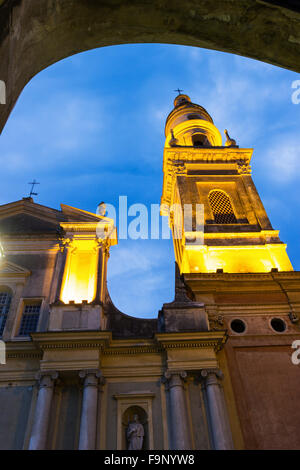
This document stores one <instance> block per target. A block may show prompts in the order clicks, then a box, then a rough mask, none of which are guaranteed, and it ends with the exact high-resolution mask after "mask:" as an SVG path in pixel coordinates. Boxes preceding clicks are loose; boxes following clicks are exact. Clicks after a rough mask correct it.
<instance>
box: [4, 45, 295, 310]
mask: <svg viewBox="0 0 300 470" xmlns="http://www.w3.org/2000/svg"><path fill="white" fill-rule="evenodd" d="M298 79H299V75H298V74H296V73H294V72H290V71H287V70H284V69H280V68H277V67H274V66H271V65H268V64H264V63H261V62H257V61H254V60H251V59H246V58H244V57H239V56H234V55H231V54H225V53H221V52H215V51H208V50H205V49H198V48H192V47H185V46H175V45H160V44H155V45H153V44H141V45H122V46H112V47H105V48H100V49H95V50H92V51H88V52H85V53H82V54H78V55H75V56H72V57H69V58H67V59H65V60H63V61H61V62H58V63H56V64H54V65H53V66H51V67H49V68H47V69H46V70H44V71H42V72H41V73H39V74H38V75H37V76H36V77H34V78H33V79H32V80H31V81H30V83H29V84H28V85H27V86H26V88H25V89H24V91H23V93H22V94H21V96H20V98H19V100H18V102H17V104H16V106H15V108H14V110H13V112H12V114H11V116H10V118H9V120H8V122H7V125H6V127H5V129H4V131H3V133H2V136H1V140H0V142H1V143H0V149H1V162H2V183H1V184H2V188H1V189H2V190H1V194H0V203H1V204H5V203H8V202H12V201H16V200H18V199H21V198H22V197H24V196H27V195H28V192H29V186H28V184H27V183H28V182H29V181H31V180H32V179H33V178H36V179H37V180H38V181H39V182H40V185H39V186H38V187H37V191H38V192H39V195H38V196H37V197H36V198H35V201H36V202H38V203H39V204H44V205H46V206H50V207H53V208H59V205H60V203H65V204H69V205H71V206H74V207H78V208H80V209H84V210H88V211H91V212H95V211H96V207H97V204H98V203H99V202H101V201H106V202H108V203H112V204H114V205H116V206H117V204H118V197H119V195H127V196H128V205H130V204H133V203H144V204H146V205H147V206H148V208H149V209H150V204H151V203H156V204H159V202H160V196H161V189H162V177H163V174H162V160H163V146H164V125H165V120H166V117H167V115H168V113H169V112H170V111H171V109H172V107H173V100H174V97H175V96H176V93H174V91H173V90H175V89H176V88H178V87H179V88H182V89H183V90H184V93H186V94H188V95H189V96H190V97H191V99H192V101H193V102H195V103H198V104H201V105H202V106H204V107H205V108H206V109H207V111H208V112H209V113H210V114H211V116H212V118H213V119H214V122H215V124H216V126H217V127H218V128H219V129H220V131H221V133H222V134H223V130H224V129H225V128H227V129H228V131H229V134H230V136H231V137H233V138H234V139H236V141H237V143H238V144H239V145H240V147H254V155H253V159H252V170H253V179H254V182H255V184H256V186H257V188H258V191H259V193H260V196H261V198H262V200H263V203H264V205H265V207H266V210H267V212H268V215H269V217H270V219H271V223H272V224H273V227H274V228H275V229H279V230H280V236H281V239H282V240H283V241H284V242H286V243H287V244H288V254H289V256H290V258H291V261H292V263H293V266H294V268H295V269H298V270H299V269H300V254H299V242H300V236H299V228H300V217H299V215H298V214H299V209H300V191H299V190H298V188H299V186H298V185H299V184H300V181H299V177H300V168H299V160H300V137H299V123H300V104H299V105H296V104H293V103H292V100H291V96H292V92H293V91H294V90H293V89H292V88H291V86H292V82H293V81H294V80H298ZM132 219H133V218H130V217H129V221H130V220H132ZM108 287H109V291H110V294H111V297H112V299H113V301H114V303H115V305H116V306H117V307H118V308H119V309H121V310H122V311H124V312H125V313H127V314H129V315H134V316H141V317H155V316H156V315H157V313H158V310H159V309H160V308H161V306H162V304H163V303H164V302H169V301H171V300H172V299H173V290H174V255H173V246H172V241H171V240H119V244H118V246H115V247H112V248H111V256H110V260H109V269H108Z"/></svg>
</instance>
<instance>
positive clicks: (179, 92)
mask: <svg viewBox="0 0 300 470" xmlns="http://www.w3.org/2000/svg"><path fill="white" fill-rule="evenodd" d="M174 91H175V92H177V93H178V95H181V92H182V91H183V90H180V88H177V90H174Z"/></svg>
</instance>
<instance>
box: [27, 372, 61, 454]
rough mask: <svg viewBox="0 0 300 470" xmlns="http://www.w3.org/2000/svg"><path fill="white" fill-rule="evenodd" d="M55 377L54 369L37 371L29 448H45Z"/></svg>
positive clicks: (56, 375) (56, 374)
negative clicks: (37, 384)
mask: <svg viewBox="0 0 300 470" xmlns="http://www.w3.org/2000/svg"><path fill="white" fill-rule="evenodd" d="M57 377H58V373H57V372H56V371H43V372H39V374H38V376H37V379H38V380H39V391H38V397H37V402H36V405H35V413H34V421H33V427H32V431H31V437H30V441H29V447H28V449H29V450H43V449H45V448H46V444H47V434H48V427H49V418H50V412H51V403H52V397H53V388H54V383H55V380H56V379H57Z"/></svg>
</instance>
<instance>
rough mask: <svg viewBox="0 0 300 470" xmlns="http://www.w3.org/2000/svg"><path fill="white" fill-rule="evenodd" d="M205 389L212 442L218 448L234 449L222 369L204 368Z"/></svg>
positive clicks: (202, 372)
mask: <svg viewBox="0 0 300 470" xmlns="http://www.w3.org/2000/svg"><path fill="white" fill-rule="evenodd" d="M201 376H202V377H203V379H204V389H205V392H206V399H207V414H208V418H209V423H210V429H211V435H212V441H213V442H212V443H213V447H214V449H216V450H228V449H233V448H234V447H233V441H232V435H231V429H230V424H229V419H228V414H227V408H226V403H225V397H224V392H223V388H222V385H221V383H220V380H221V379H223V374H222V372H221V371H220V370H217V369H209V370H202V371H201Z"/></svg>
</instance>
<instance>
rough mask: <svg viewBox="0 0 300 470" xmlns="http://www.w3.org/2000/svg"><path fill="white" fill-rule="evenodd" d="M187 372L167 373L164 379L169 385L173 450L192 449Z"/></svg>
mask: <svg viewBox="0 0 300 470" xmlns="http://www.w3.org/2000/svg"><path fill="white" fill-rule="evenodd" d="M186 376H187V373H186V372H185V371H174V372H173V371H169V370H168V371H166V372H165V375H164V378H165V381H167V383H168V389H169V394H170V416H171V449H173V450H188V449H191V443H190V430H189V422H188V414H187V408H186V399H185V391H184V379H185V378H186Z"/></svg>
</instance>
